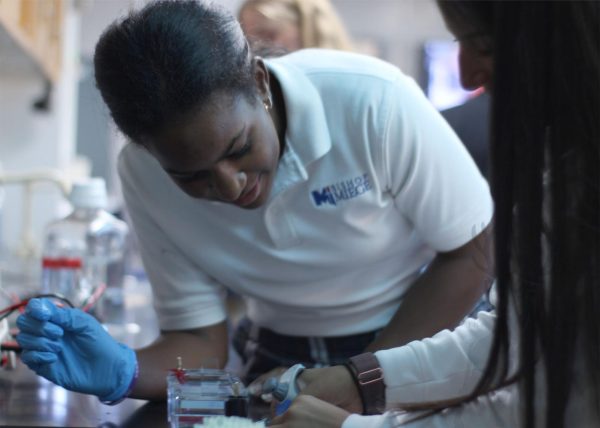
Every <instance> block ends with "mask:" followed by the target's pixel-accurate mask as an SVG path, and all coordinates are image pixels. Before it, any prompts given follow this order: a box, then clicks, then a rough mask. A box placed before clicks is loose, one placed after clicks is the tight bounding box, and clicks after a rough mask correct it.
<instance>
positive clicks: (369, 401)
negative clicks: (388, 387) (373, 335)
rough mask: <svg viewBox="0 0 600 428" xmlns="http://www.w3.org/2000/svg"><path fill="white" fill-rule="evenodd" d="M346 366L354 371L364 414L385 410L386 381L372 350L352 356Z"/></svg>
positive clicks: (353, 374)
mask: <svg viewBox="0 0 600 428" xmlns="http://www.w3.org/2000/svg"><path fill="white" fill-rule="evenodd" d="M346 367H347V368H348V369H349V370H350V373H352V376H353V377H354V381H355V382H356V386H357V387H358V392H359V394H360V399H361V400H362V403H363V409H364V411H363V414H365V415H377V414H380V413H383V411H384V410H385V383H384V382H383V371H382V370H381V367H380V366H379V361H378V360H377V357H375V355H373V354H372V353H371V352H366V353H364V354H360V355H357V356H355V357H351V358H350V359H349V360H348V362H347V363H346Z"/></svg>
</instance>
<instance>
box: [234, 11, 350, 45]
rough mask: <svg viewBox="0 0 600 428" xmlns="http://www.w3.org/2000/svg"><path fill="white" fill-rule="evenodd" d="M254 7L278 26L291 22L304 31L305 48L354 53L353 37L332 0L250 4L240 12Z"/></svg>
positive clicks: (302, 35) (302, 36)
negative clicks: (279, 23)
mask: <svg viewBox="0 0 600 428" xmlns="http://www.w3.org/2000/svg"><path fill="white" fill-rule="evenodd" d="M248 7H253V8H254V9H255V10H256V11H257V12H258V13H260V14H261V15H263V16H264V17H266V18H267V19H268V20H270V21H274V22H290V23H292V24H295V25H296V26H297V27H298V28H299V30H300V36H301V38H302V47H303V48H313V47H314V48H328V49H339V50H353V47H352V43H351V41H350V37H349V36H348V33H347V32H346V29H345V28H344V25H343V24H342V21H341V20H340V18H339V17H338V15H337V13H336V12H335V10H334V8H333V6H332V5H331V3H330V2H329V0H247V1H246V2H244V4H243V5H242V7H241V8H240V14H241V12H242V10H244V9H246V8H248Z"/></svg>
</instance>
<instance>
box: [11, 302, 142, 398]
mask: <svg viewBox="0 0 600 428" xmlns="http://www.w3.org/2000/svg"><path fill="white" fill-rule="evenodd" d="M17 326H18V327H19V329H20V333H19V334H18V335H17V342H18V343H19V345H21V347H22V348H23V352H22V354H21V360H22V361H23V362H24V363H25V364H27V366H28V367H29V368H30V369H31V370H33V371H34V372H36V373H37V374H38V375H40V376H43V377H45V378H46V379H48V380H50V381H52V382H54V383H55V384H57V385H60V386H62V387H63V388H66V389H69V390H71V391H76V392H83V393H85V394H93V395H97V396H98V397H99V398H100V400H102V401H106V402H111V401H115V400H117V399H119V398H122V397H123V396H124V395H125V394H126V393H127V392H128V389H129V388H130V386H131V383H132V381H133V380H134V377H135V376H136V373H137V358H136V355H135V352H134V351H133V350H132V349H131V348H129V347H127V346H125V345H123V344H122V343H118V342H116V341H115V340H114V339H113V338H112V337H111V336H110V335H109V334H108V333H107V332H106V331H105V330H104V328H102V326H101V325H100V323H99V322H98V321H97V320H96V319H95V318H94V317H92V316H91V315H89V314H87V313H85V312H83V311H81V310H79V309H71V308H58V307H56V306H55V305H54V304H53V303H52V302H51V301H50V300H48V299H31V300H30V301H29V303H28V304H27V307H26V310H25V313H24V314H23V315H21V316H19V318H17Z"/></svg>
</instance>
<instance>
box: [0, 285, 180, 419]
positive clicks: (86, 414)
mask: <svg viewBox="0 0 600 428" xmlns="http://www.w3.org/2000/svg"><path fill="white" fill-rule="evenodd" d="M151 307H152V303H151V297H150V291H149V286H148V284H147V283H144V282H135V281H130V282H129V283H126V285H125V307H124V310H123V311H122V313H121V314H119V319H118V323H116V322H110V323H107V326H108V331H109V332H110V333H111V334H112V335H113V337H115V339H117V340H118V341H120V342H123V343H125V344H127V345H129V346H131V347H134V348H138V347H141V346H144V345H147V344H148V343H150V342H152V340H154V338H155V337H156V336H157V335H158V327H157V323H156V319H155V316H154V311H153V310H149V309H150V308H151ZM113 321H114V320H113ZM2 426H28V427H101V428H108V427H152V428H154V427H156V428H161V427H168V426H169V425H168V422H167V404H166V402H157V403H152V402H146V401H144V400H134V399H127V400H124V401H122V402H121V403H119V404H117V405H115V406H107V405H104V404H102V403H101V402H100V401H99V400H98V399H97V398H96V397H95V396H92V395H86V394H79V393H75V392H71V391H67V390H65V389H63V388H61V387H59V386H56V385H54V384H53V383H51V382H49V381H47V380H45V379H43V378H41V377H39V376H37V375H36V374H35V373H34V372H33V371H31V370H29V368H28V367H27V366H25V365H24V364H23V363H21V362H20V361H17V366H16V368H15V369H13V370H2V369H0V427H2Z"/></svg>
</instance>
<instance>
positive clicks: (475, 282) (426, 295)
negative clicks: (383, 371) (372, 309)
mask: <svg viewBox="0 0 600 428" xmlns="http://www.w3.org/2000/svg"><path fill="white" fill-rule="evenodd" d="M489 239H490V238H489V234H488V232H487V230H486V231H484V232H483V233H482V234H481V235H480V236H478V237H477V238H475V239H474V240H473V241H471V242H470V243H469V244H467V245H465V246H464V247H462V248H460V249H458V250H456V251H453V252H451V253H446V254H439V255H438V256H437V257H436V258H435V259H434V260H433V261H432V263H431V264H430V265H429V267H428V269H427V270H426V271H425V273H424V274H423V275H421V276H420V277H419V279H418V280H417V281H415V283H414V284H413V286H412V287H411V288H410V290H409V291H408V292H407V293H406V295H405V297H404V299H403V301H402V304H401V306H400V308H399V309H398V311H397V312H396V314H395V315H394V317H393V318H392V320H391V321H390V323H389V324H388V325H387V326H386V328H385V329H384V330H383V331H382V332H381V334H380V335H379V336H378V337H377V339H376V340H375V341H374V342H373V343H372V344H371V345H370V346H369V347H368V348H367V350H368V351H375V350H379V349H388V348H392V347H395V346H401V345H404V344H406V343H409V342H411V341H413V340H419V339H423V338H426V337H431V336H433V335H434V334H436V333H437V332H439V331H441V330H443V329H447V328H448V329H452V328H454V327H456V326H457V325H458V323H460V321H461V320H462V319H463V318H464V317H465V315H467V314H468V313H469V311H470V310H471V309H472V308H473V307H474V305H475V303H476V302H477V300H478V299H479V298H480V297H481V295H482V294H483V293H484V292H485V291H486V290H487V288H488V287H489V285H490V283H491V281H490V278H491V275H492V271H493V267H492V263H491V260H492V254H491V250H490V249H491V245H490V242H489Z"/></svg>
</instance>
